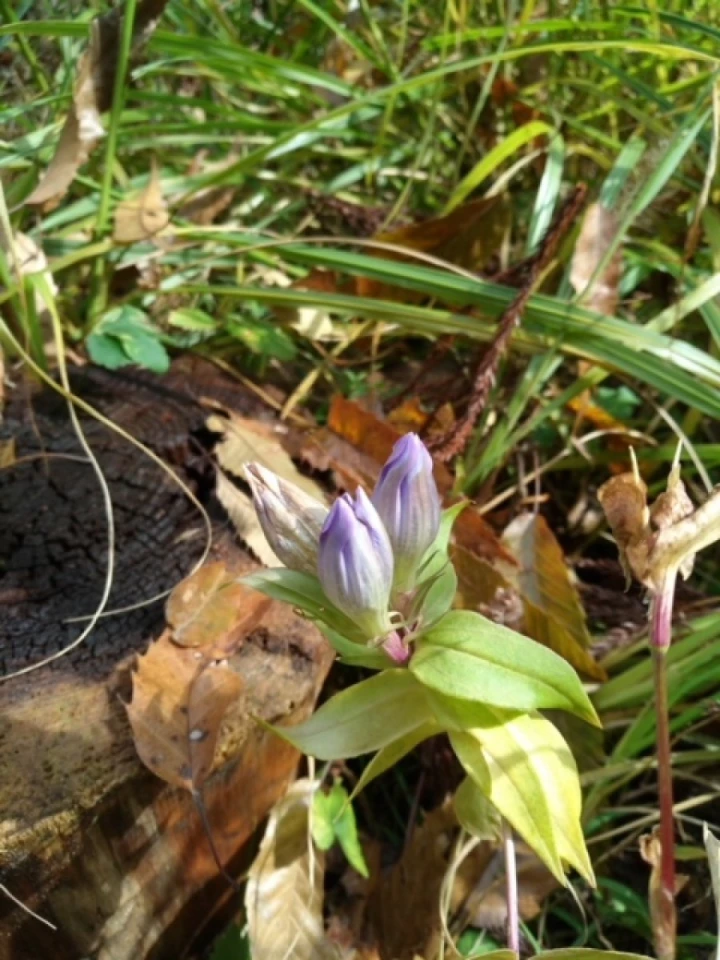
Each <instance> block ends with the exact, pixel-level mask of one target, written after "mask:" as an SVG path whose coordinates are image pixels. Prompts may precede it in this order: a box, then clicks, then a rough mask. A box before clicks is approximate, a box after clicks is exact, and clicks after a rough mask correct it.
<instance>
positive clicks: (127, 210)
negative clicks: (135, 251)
mask: <svg viewBox="0 0 720 960" xmlns="http://www.w3.org/2000/svg"><path fill="white" fill-rule="evenodd" d="M169 222H170V215H169V213H168V208H167V204H166V203H165V199H164V197H163V193H162V184H161V183H160V175H159V173H158V169H157V164H156V162H155V160H154V159H153V162H152V168H151V171H150V179H149V180H148V183H147V186H146V187H145V189H144V190H143V191H142V193H140V195H139V196H135V197H128V198H127V199H125V200H121V201H120V203H119V204H118V205H117V209H116V210H115V229H114V230H113V240H114V241H115V242H116V243H137V242H138V241H140V240H149V239H150V237H154V236H155V235H156V234H157V233H159V232H160V231H161V230H164V229H165V227H166V226H167V225H168V223H169Z"/></svg>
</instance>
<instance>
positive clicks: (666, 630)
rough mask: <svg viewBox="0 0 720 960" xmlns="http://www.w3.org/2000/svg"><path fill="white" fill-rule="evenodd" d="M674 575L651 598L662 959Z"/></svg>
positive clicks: (669, 938) (668, 956)
mask: <svg viewBox="0 0 720 960" xmlns="http://www.w3.org/2000/svg"><path fill="white" fill-rule="evenodd" d="M674 595H675V575H674V574H673V575H672V576H668V577H667V578H666V580H665V582H664V583H663V585H662V588H661V589H660V590H659V591H658V592H657V594H656V595H655V596H654V597H653V600H652V610H651V620H650V643H651V646H652V658H653V674H654V683H655V715H656V731H657V732H656V746H657V764H658V766H657V770H658V799H659V804H660V846H661V860H660V891H659V899H658V904H657V917H656V920H655V924H654V926H655V941H656V942H655V946H656V950H657V954H658V958H659V960H674V957H675V933H676V929H677V912H676V908H675V823H674V816H673V780H672V753H671V749H670V717H669V704H668V680H667V651H668V649H669V647H670V641H671V639H672V611H673V599H674Z"/></svg>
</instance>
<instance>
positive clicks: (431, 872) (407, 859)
mask: <svg viewBox="0 0 720 960" xmlns="http://www.w3.org/2000/svg"><path fill="white" fill-rule="evenodd" d="M456 828H457V818H456V816H455V811H454V808H453V805H452V801H451V800H448V801H447V802H446V803H445V804H443V806H441V807H438V808H437V809H435V810H432V811H431V812H430V813H429V814H428V815H427V816H426V817H425V820H424V821H423V823H422V825H421V826H419V827H417V828H416V829H415V830H414V832H413V834H412V839H411V840H410V843H409V844H408V845H407V846H406V847H405V850H404V851H403V855H402V857H401V858H400V860H399V861H398V862H397V863H396V864H395V866H394V867H392V869H391V870H389V871H388V873H387V874H386V875H385V876H384V877H383V878H382V880H381V882H380V883H379V884H378V886H377V888H376V890H375V891H374V893H373V896H372V898H371V904H370V908H371V917H372V920H373V921H374V928H375V937H376V940H377V944H378V948H379V952H380V957H381V958H382V960H413V958H414V956H415V955H416V954H417V953H419V954H420V955H421V956H424V957H434V956H436V955H437V948H438V946H439V943H440V939H441V936H442V934H441V930H440V890H441V887H442V884H443V880H444V877H445V872H446V870H447V867H448V862H449V857H450V853H451V850H452V840H453V836H454V833H455V830H456Z"/></svg>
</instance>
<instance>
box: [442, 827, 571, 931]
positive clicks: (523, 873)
mask: <svg viewBox="0 0 720 960" xmlns="http://www.w3.org/2000/svg"><path fill="white" fill-rule="evenodd" d="M501 857H502V848H501V847H500V846H499V845H498V844H492V843H490V842H487V841H486V842H483V843H481V844H479V845H478V846H477V847H475V849H474V850H472V851H471V853H470V854H469V855H468V856H467V857H466V858H465V859H464V860H463V862H462V863H461V865H460V867H459V868H458V871H457V874H456V880H455V884H454V886H453V897H452V901H451V905H452V908H453V912H456V911H458V910H461V911H462V912H461V914H460V916H461V917H462V921H463V922H462V926H471V927H480V928H482V929H488V928H489V929H491V930H501V931H504V930H505V924H506V922H507V896H506V890H505V876H504V872H503V871H502V870H501V871H500V876H498V875H497V873H498V871H497V864H498V861H499V860H500V859H501ZM516 859H517V879H518V908H519V911H520V918H521V919H522V920H525V921H528V920H533V919H534V918H535V917H536V916H537V915H538V914H539V913H540V911H541V910H542V905H543V903H544V901H545V900H546V898H547V897H548V896H549V895H550V894H551V893H552V892H553V890H557V889H558V887H559V883H558V881H557V880H556V879H555V877H553V875H552V874H551V873H550V871H549V870H548V869H547V867H545V866H544V865H543V864H542V863H541V862H540V860H539V859H538V858H537V857H536V856H535V854H534V853H533V852H532V850H531V849H530V848H529V847H528V846H527V845H526V844H524V843H522V841H517V842H516Z"/></svg>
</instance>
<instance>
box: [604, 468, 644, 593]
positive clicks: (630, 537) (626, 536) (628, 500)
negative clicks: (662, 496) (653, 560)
mask: <svg viewBox="0 0 720 960" xmlns="http://www.w3.org/2000/svg"><path fill="white" fill-rule="evenodd" d="M598 500H599V501H600V506H601V507H602V508H603V510H604V511H605V516H606V517H607V521H608V524H609V526H610V530H611V531H612V535H613V537H615V542H616V543H617V547H618V551H619V553H620V562H621V563H622V566H623V570H624V571H625V577H626V580H627V583H628V584H629V583H630V581H631V579H632V577H633V576H635V577H636V579H638V580H640V581H641V582H643V583H644V582H645V579H644V578H645V574H646V569H647V556H648V549H649V548H648V533H649V529H650V511H649V509H648V505H647V487H646V485H645V482H644V481H643V480H642V478H641V477H640V474H639V473H638V471H637V468H636V469H634V470H633V471H632V473H621V474H620V475H619V476H617V477H611V478H610V480H607V481H606V482H605V483H604V484H603V485H602V486H601V487H600V489H599V490H598Z"/></svg>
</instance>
